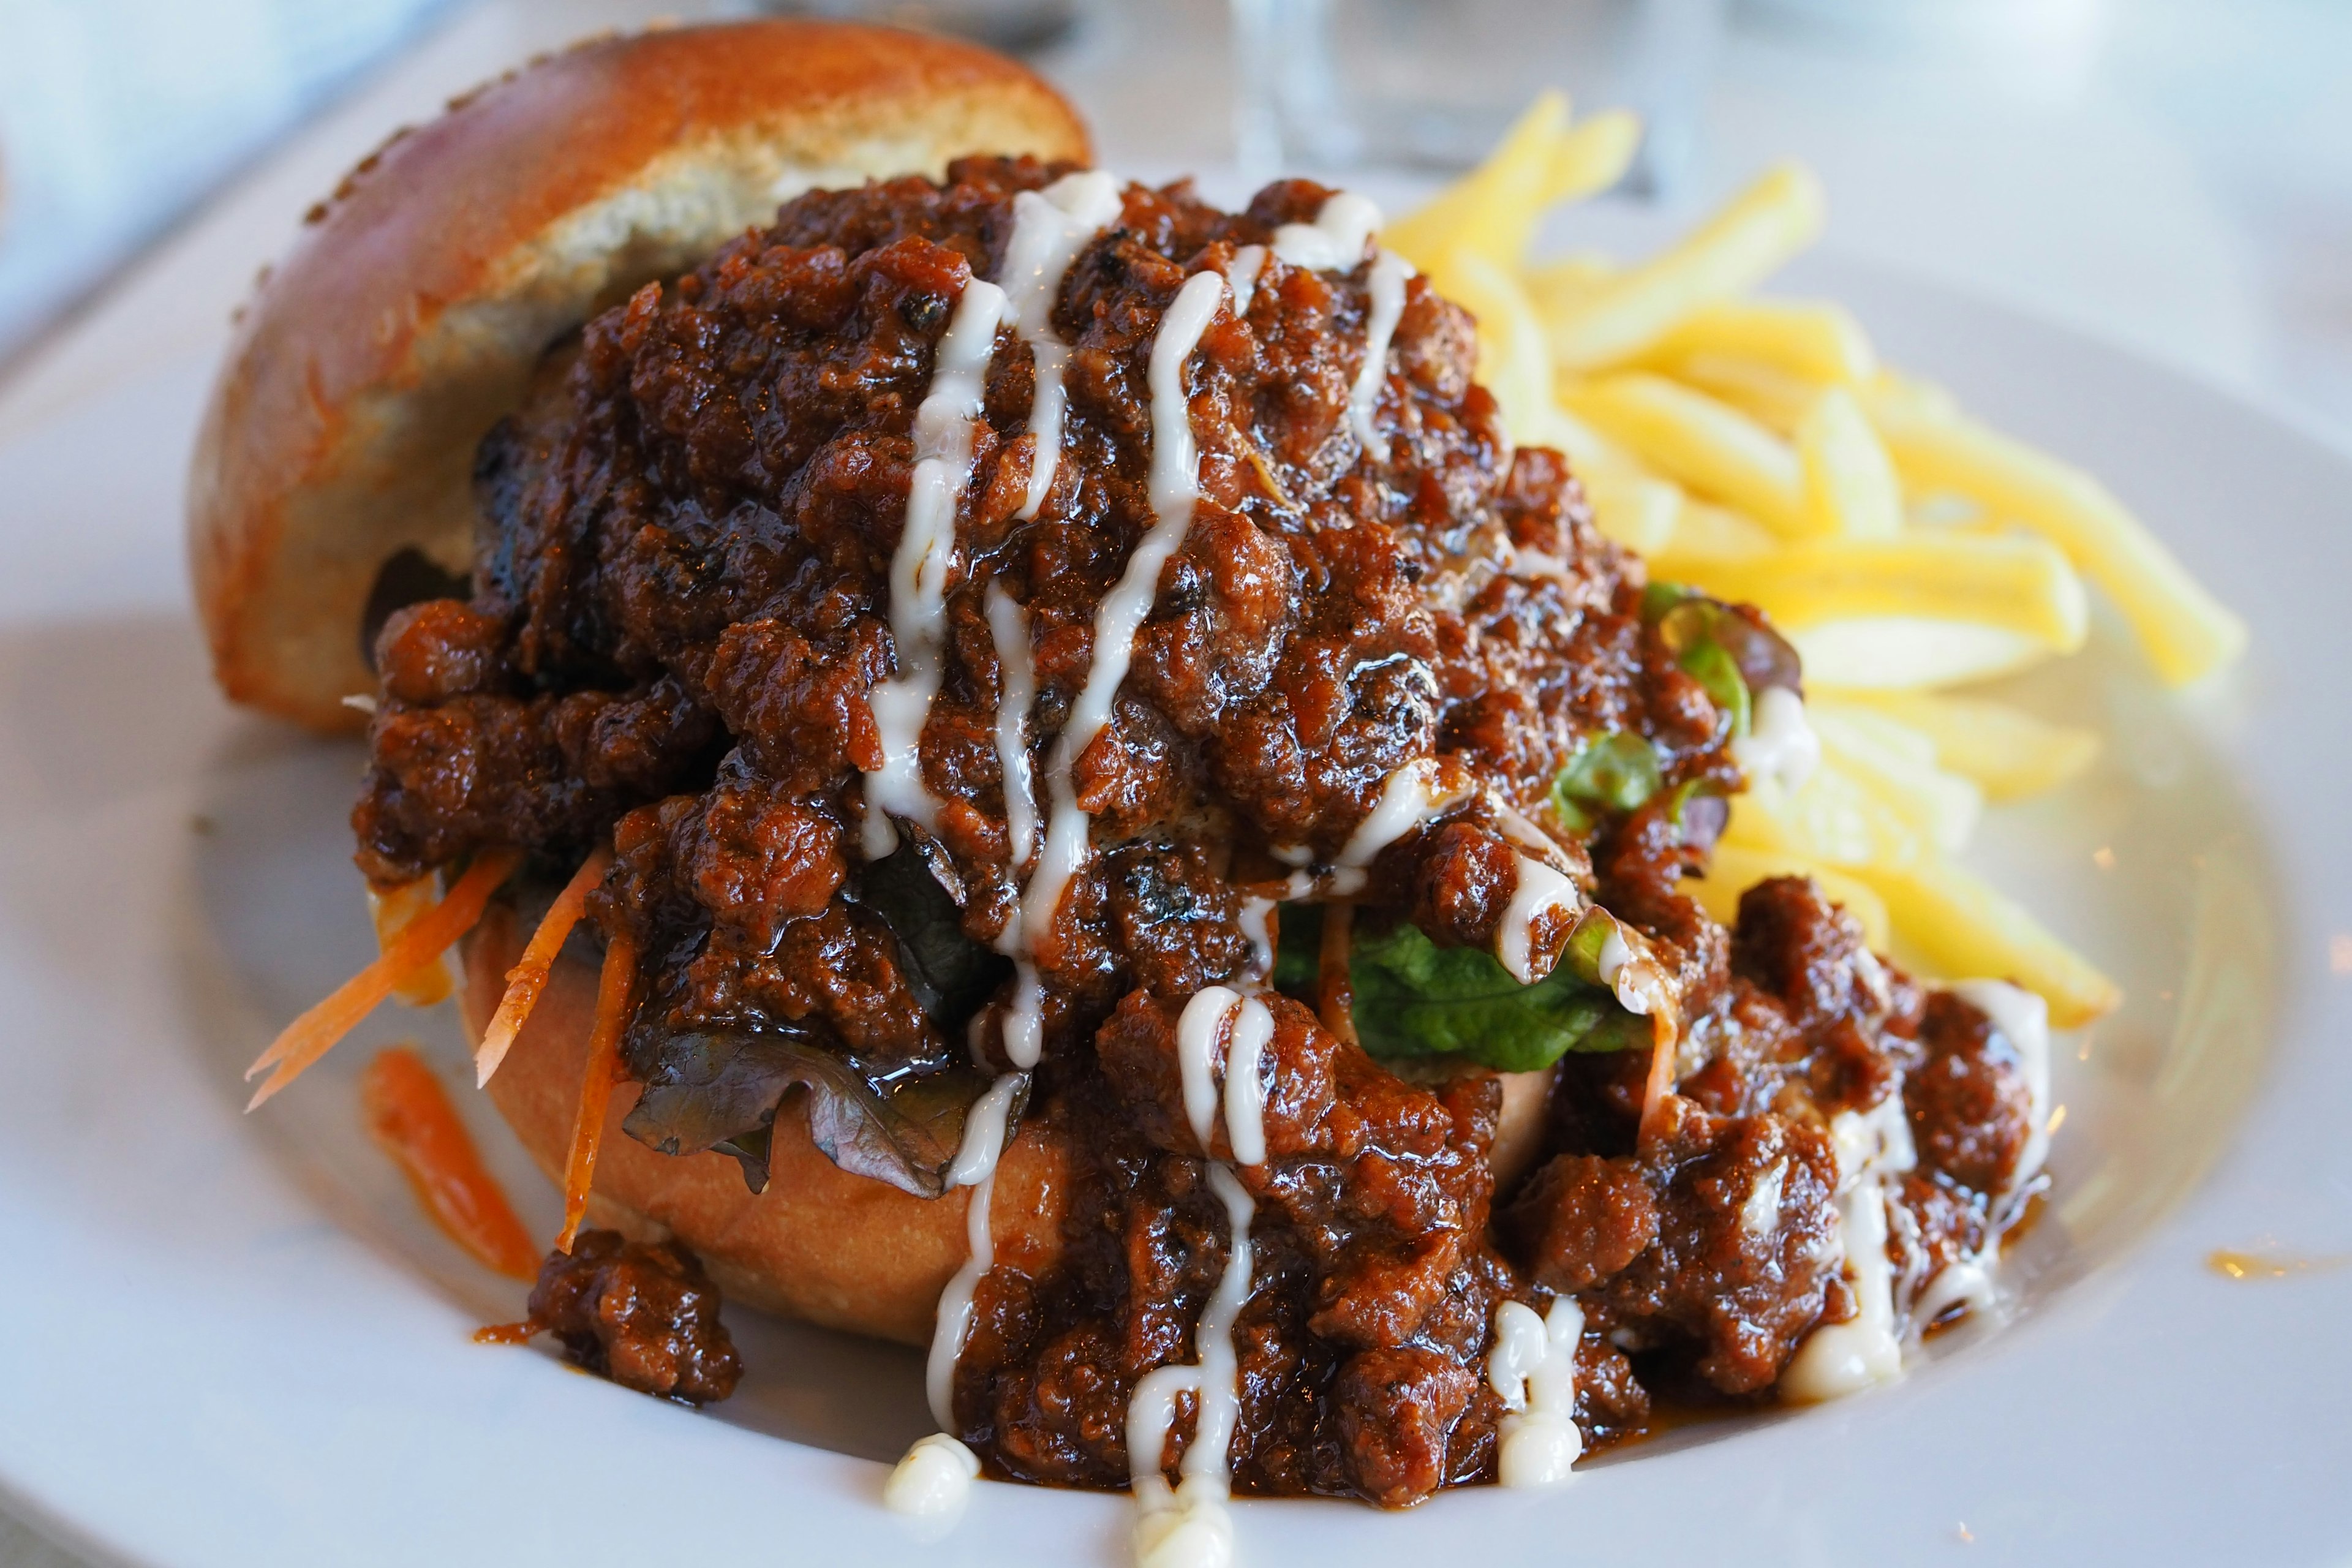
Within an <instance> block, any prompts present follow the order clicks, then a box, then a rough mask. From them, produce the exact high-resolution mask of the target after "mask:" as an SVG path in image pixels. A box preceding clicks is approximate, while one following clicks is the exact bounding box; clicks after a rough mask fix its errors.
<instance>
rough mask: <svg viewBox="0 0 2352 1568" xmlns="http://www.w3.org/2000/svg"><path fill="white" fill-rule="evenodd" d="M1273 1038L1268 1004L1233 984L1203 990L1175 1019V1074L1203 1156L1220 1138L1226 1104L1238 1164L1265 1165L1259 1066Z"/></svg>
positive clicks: (1229, 1139) (1186, 1117) (1262, 1087)
mask: <svg viewBox="0 0 2352 1568" xmlns="http://www.w3.org/2000/svg"><path fill="white" fill-rule="evenodd" d="M1228 1026H1230V1028H1229V1027H1228ZM1221 1035H1223V1036H1224V1037H1225V1078H1224V1089H1223V1096H1222V1100H1221V1098H1220V1095H1219V1092H1218V1087H1217V1076H1216V1054H1217V1039H1218V1037H1219V1036H1221ZM1273 1039H1274V1014H1273V1013H1272V1012H1271V1011H1270V1010H1269V1009H1268V1008H1267V1007H1266V1005H1265V1003H1264V1002H1261V1001H1259V1000H1258V999H1257V998H1256V997H1255V996H1244V995H1243V994H1241V993H1240V992H1238V991H1236V990H1234V988H1233V987H1232V986H1230V985H1210V986H1204V987H1203V988H1202V989H1201V990H1199V991H1197V992H1195V993H1193V995H1192V1000H1191V1001H1190V1002H1187V1003H1186V1004H1184V1011H1183V1013H1182V1014H1181V1015H1180V1016H1178V1018H1177V1020H1176V1070H1177V1073H1178V1075H1179V1080H1180V1081H1181V1084H1182V1087H1183V1096H1184V1120H1185V1121H1186V1122H1187V1123H1188V1124H1189V1125H1190V1126H1191V1127H1192V1136H1193V1137H1195V1138H1197V1139H1199V1140H1200V1141H1201V1148H1202V1150H1203V1151H1204V1152H1205V1151H1206V1150H1208V1149H1209V1148H1210V1147H1211V1144H1212V1142H1213V1140H1214V1139H1215V1137H1216V1131H1217V1112H1218V1110H1219V1109H1220V1106H1221V1105H1222V1108H1223V1111H1224V1118H1225V1141H1226V1142H1227V1143H1229V1144H1230V1145H1231V1146H1232V1149H1233V1153H1234V1161H1235V1162H1236V1163H1240V1164H1244V1165H1262V1164H1264V1163H1265V1082H1264V1080H1263V1079H1261V1078H1260V1076H1259V1063H1260V1062H1261V1061H1262V1060H1263V1059H1264V1057H1265V1047H1267V1045H1268V1044H1270V1043H1271V1042H1272V1041H1273Z"/></svg>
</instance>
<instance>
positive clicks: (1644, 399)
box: [1560, 371, 1805, 537]
mask: <svg viewBox="0 0 2352 1568" xmlns="http://www.w3.org/2000/svg"><path fill="white" fill-rule="evenodd" d="M1560 400H1561V401H1562V402H1563V403H1564V404H1566V405H1567V406H1568V409H1569V411H1570V413H1572V414H1575V415H1577V416H1579V417H1580V418H1582V419H1583V420H1584V421H1585V422H1586V423H1587V424H1589V425H1591V426H1593V427H1594V428H1595V429H1597V430H1599V431H1600V432H1601V434H1602V435H1604V436H1607V437H1611V438H1612V439H1614V440H1616V441H1618V442H1620V443H1622V445H1623V446H1624V447H1627V448H1628V449H1629V450H1631V451H1632V452H1633V455H1634V456H1635V457H1637V458H1640V459H1641V460H1642V461H1643V462H1644V463H1646V464H1647V465H1649V466H1650V467H1651V468H1655V469H1656V470H1657V471H1658V472H1659V473H1661V474H1664V476H1665V477H1666V478H1668V479H1674V480H1676V481H1678V482H1680V483H1682V484H1684V485H1687V486H1688V487H1689V488H1691V489H1695V490H1697V491H1699V492H1700V493H1701V494H1703V495H1707V496H1712V497H1714V498H1715V499H1717V500H1722V501H1726V502H1728V503H1729V504H1730V505H1732V506H1735V507H1738V509H1739V510H1742V511H1745V512H1748V514H1750V515H1751V516H1753V517H1754V518H1756V520H1757V521H1759V522H1762V523H1764V524H1765V525H1766V526H1768V527H1769V528H1771V529H1772V530H1773V531H1775V532H1778V533H1782V534H1786V535H1789V536H1790V537H1799V536H1801V534H1802V532H1803V531H1804V527H1805V480H1804V470H1803V468H1802V466H1801V464H1800V463H1799V462H1798V460H1797V454H1796V452H1795V450H1794V449H1792V448H1791V447H1790V446H1789V444H1788V443H1787V442H1785V441H1783V440H1781V439H1780V437H1778V436H1775V435H1773V434H1772V432H1770V431H1769V430H1767V429H1765V428H1764V426H1761V425H1759V424H1758V423H1757V422H1756V421H1755V420H1753V419H1750V418H1748V416H1746V415H1744V414H1742V413H1740V412H1739V410H1738V409H1736V408H1734V407H1732V406H1731V405H1729V404H1727V403H1720V402H1717V400H1716V399H1714V398H1712V397H1709V396H1707V395H1706V394H1705V393H1702V392H1694V391H1692V390H1691V389H1690V388H1689V387H1686V386H1684V385H1682V384H1679V383H1677V382H1673V381H1669V380H1667V379H1666V378H1665V377H1664V376H1662V375H1655V374H1651V373H1649V372H1647V371H1635V372H1632V373H1629V374H1622V375H1611V376H1603V377H1601V378H1600V379H1599V380H1596V381H1590V382H1586V383H1584V384H1581V385H1576V386H1570V387H1569V388H1567V389H1565V390H1564V391H1563V392H1562V393H1561V397H1560Z"/></svg>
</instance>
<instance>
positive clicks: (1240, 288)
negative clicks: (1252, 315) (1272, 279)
mask: <svg viewBox="0 0 2352 1568" xmlns="http://www.w3.org/2000/svg"><path fill="white" fill-rule="evenodd" d="M1264 271H1265V246H1263V245H1244V246H1243V247H1241V248H1240V249H1239V250H1236V251H1234V258H1233V259H1232V260H1231V261H1229V262H1227V263H1226V264H1225V281H1226V282H1227V283H1228V284H1230V285H1231V286H1232V288H1233V290H1234V315H1235V316H1246V315H1248V314H1249V308H1250V301H1251V300H1255V298H1257V279H1258V274H1259V273H1261V272H1264Z"/></svg>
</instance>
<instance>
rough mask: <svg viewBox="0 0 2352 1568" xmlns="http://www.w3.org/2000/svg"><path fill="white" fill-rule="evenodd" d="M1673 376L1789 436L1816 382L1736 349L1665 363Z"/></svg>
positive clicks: (1815, 391) (1808, 404)
mask: <svg viewBox="0 0 2352 1568" xmlns="http://www.w3.org/2000/svg"><path fill="white" fill-rule="evenodd" d="M1664 370H1665V373H1666V374H1670V375H1672V376H1673V377H1674V378H1675V380H1676V381H1679V382H1682V383H1684V384H1687V385H1690V386H1695V387H1696V388H1697V389H1698V390H1699V391H1701V392H1704V393H1706V395H1708V396H1709V397H1713V398H1717V399H1719V400H1721V401H1722V402H1725V403H1728V404H1729V405H1731V406H1733V407H1734V408H1737V409H1738V410H1739V411H1740V412H1741V413H1743V414H1745V415H1747V416H1748V417H1749V418H1751V419H1753V420H1755V421H1756V422H1757V423H1758V424H1759V425H1761V426H1764V427H1765V428H1766V429H1768V430H1772V431H1776V432H1778V433H1779V434H1780V435H1782V436H1787V437H1791V438H1793V437H1795V436H1796V434H1797V426H1799V425H1801V424H1802V423H1803V422H1804V418H1805V415H1806V413H1807V411H1808V410H1810V409H1811V407H1812V405H1813V399H1814V398H1816V397H1818V396H1820V395H1821V388H1820V387H1819V386H1818V385H1816V384H1813V383H1812V382H1810V381H1807V380H1805V379H1804V378H1803V377H1802V376H1798V375H1791V374H1789V373H1788V372H1787V371H1785V370H1783V369H1781V368H1780V366H1779V365H1776V364H1766V363H1764V362H1763V361H1761V360H1752V359H1742V358H1740V357H1739V356H1738V355H1737V354H1726V353H1693V354H1685V355H1684V356H1683V357H1682V358H1680V359H1678V360H1675V361H1674V362H1673V363H1670V364H1668V365H1666V366H1665V367H1664Z"/></svg>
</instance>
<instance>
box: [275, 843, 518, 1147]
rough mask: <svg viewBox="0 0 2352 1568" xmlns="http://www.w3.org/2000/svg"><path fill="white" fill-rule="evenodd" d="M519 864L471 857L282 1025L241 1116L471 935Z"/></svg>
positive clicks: (505, 853) (491, 853)
mask: <svg viewBox="0 0 2352 1568" xmlns="http://www.w3.org/2000/svg"><path fill="white" fill-rule="evenodd" d="M521 860H522V851H521V850H520V849H486V850H484V851H482V852H481V853H480V854H478V855H477V856H475V857H474V863H473V864H472V865H470V866H468V867H467V868H466V874H465V875H464V876H462V877H460V878H458V879H457V884H456V885H455V886H454V887H452V888H451V889H449V892H448V896H447V897H446V898H444V899H443V900H441V901H440V902H439V903H437V904H436V905H434V906H433V908H432V909H430V910H426V911H425V913H424V914H422V915H419V916H418V917H417V918H416V919H415V920H413V921H409V922H408V924H407V925H406V926H405V927H404V928H403V929H402V931H401V933H400V934H399V936H397V937H395V938H394V939H393V942H392V945H391V946H390V947H389V948H387V949H385V950H384V952H383V955H382V956H381V957H379V958H378V959H377V960H376V961H375V962H374V963H371V964H369V965H368V966H367V967H366V968H365V969H362V970H361V971H360V972H359V973H357V974H354V975H352V977H351V978H350V979H349V980H346V981H344V982H343V983H342V984H341V985H339V986H337V987H335V989H334V990H333V991H332V992H331V993H330V994H328V996H327V998H326V999H325V1000H324V1001H322V1002H320V1004H319V1005H316V1006H314V1007H312V1008H311V1009H310V1011H309V1012H307V1013H305V1014H303V1015H302V1016H300V1017H299V1018H297V1019H295V1020H294V1021H293V1022H292V1023H290V1024H289V1025H287V1026H286V1032H285V1033H284V1034H282V1035H279V1036H278V1038H277V1039H275V1040H273V1041H271V1042H270V1046H269V1048H268V1050H266V1051H264V1052H262V1053H261V1055H260V1056H259V1057H257V1058H255V1060H254V1063H253V1065H252V1066H251V1067H249V1068H246V1069H245V1076H246V1077H247V1078H251V1077H253V1076H254V1075H255V1074H256V1073H258V1072H261V1071H262V1070H264V1069H265V1068H276V1069H277V1070H276V1071H274V1072H271V1073H270V1075H269V1077H268V1079H265V1080H263V1082H262V1085H261V1087H260V1088H259V1089H256V1090H255V1091H254V1095H253V1099H252V1100H249V1101H248V1102H247V1105H246V1109H247V1110H253V1109H255V1108H256V1107H257V1106H258V1105H260V1104H261V1102H262V1101H264V1100H268V1098H269V1097H270V1096H271V1095H273V1094H276V1093H277V1092H278V1090H279V1089H284V1088H285V1087H286V1086H287V1085H288V1084H289V1083H292V1082H293V1081H294V1080H295V1079H298V1078H299V1077H301V1076H302V1074H303V1073H304V1072H306V1071H308V1070H309V1068H310V1064H311V1063H313V1062H315V1061H317V1060H318V1059H319V1058H320V1057H323V1056H325V1055H326V1054H327V1053H328V1051H330V1050H331V1049H332V1048H333V1047H334V1045H335V1042H336V1041H338V1040H340V1039H341V1038H342V1037H344V1036H345V1035H348V1034H350V1033H351V1032H352V1029H353V1028H355V1027H357V1026H358V1025H359V1021H360V1020H361V1019H362V1018H364V1017H366V1016H368V1015H369V1014H370V1013H372V1012H373V1011H374V1010H375V1006H376V1004H377V1003H379V1002H382V1001H383V999H384V998H385V997H386V996H389V995H391V994H392V991H393V987H394V986H396V985H398V984H400V983H401V981H402V980H404V979H405V978H406V977H407V976H409V975H411V974H413V973H415V972H416V971H417V970H418V969H420V968H422V967H424V966H425V964H427V963H432V962H433V961H434V960H435V959H437V958H439V957H440V956H441V955H442V954H443V953H444V952H447V951H448V950H449V948H450V945H451V944H452V943H454V942H456V941H457V939H458V938H459V937H461V936H463V935H465V934H466V933H467V931H471V930H473V929H474V926H475V925H476V923H477V922H478V921H480V920H481V918H482V910H484V908H486V907H487V906H488V903H489V901H490V895H491V894H492V893H495V892H497V891H498V890H499V885H500V884H501V883H503V882H504V881H505V880H506V879H507V878H508V877H509V875H510V874H512V872H513V870H514V868H515V867H516V866H517V865H519V864H520V862H521Z"/></svg>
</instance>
